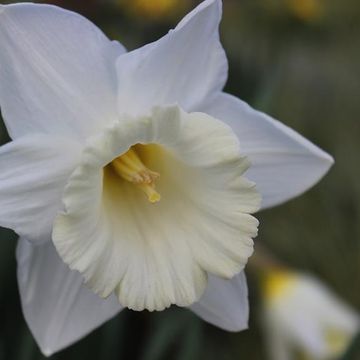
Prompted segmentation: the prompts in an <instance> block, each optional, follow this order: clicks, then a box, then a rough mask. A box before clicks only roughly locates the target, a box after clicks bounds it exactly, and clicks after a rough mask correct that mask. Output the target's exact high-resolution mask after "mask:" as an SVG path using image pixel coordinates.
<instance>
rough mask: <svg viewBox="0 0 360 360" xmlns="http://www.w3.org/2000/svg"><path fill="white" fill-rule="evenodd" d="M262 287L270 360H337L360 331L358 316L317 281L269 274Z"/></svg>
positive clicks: (277, 272) (276, 272) (283, 272)
mask: <svg viewBox="0 0 360 360" xmlns="http://www.w3.org/2000/svg"><path fill="white" fill-rule="evenodd" d="M263 285H264V295H265V297H264V325H265V327H264V329H265V336H266V340H267V344H268V349H269V355H270V358H271V359H273V360H295V359H304V360H305V359H306V360H332V359H337V358H338V357H339V356H340V355H342V354H343V353H344V351H345V350H346V348H347V347H348V346H349V344H350V342H351V339H352V338H353V336H354V335H355V334H356V332H357V331H359V330H360V318H359V315H358V314H357V313H356V311H354V310H353V309H351V308H350V307H349V306H348V305H347V304H345V303H344V302H343V301H341V300H340V299H338V297H337V296H336V295H334V294H333V293H332V292H331V291H330V290H329V289H328V288H327V287H325V286H324V285H323V284H322V283H321V282H320V281H319V280H317V279H315V278H313V277H311V276H309V275H306V274H301V273H296V272H289V271H287V270H284V269H281V270H272V271H269V272H268V273H267V275H266V278H265V281H264V283H263Z"/></svg>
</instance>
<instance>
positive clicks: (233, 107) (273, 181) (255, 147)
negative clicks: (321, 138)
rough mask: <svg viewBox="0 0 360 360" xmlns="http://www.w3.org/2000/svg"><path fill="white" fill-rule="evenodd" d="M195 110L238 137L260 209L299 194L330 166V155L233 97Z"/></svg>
mask: <svg viewBox="0 0 360 360" xmlns="http://www.w3.org/2000/svg"><path fill="white" fill-rule="evenodd" d="M199 110H200V111H204V112H206V113H207V114H210V115H211V116H214V117H216V118H218V119H219V120H222V121H224V122H225V123H227V124H228V125H229V126H231V128H232V129H233V130H234V132H235V133H236V134H237V136H238V137H239V139H240V146H241V150H242V152H243V153H244V154H245V155H246V156H248V157H249V159H250V161H251V164H252V166H251V168H250V169H249V171H248V173H247V176H248V177H249V179H250V180H252V181H254V182H255V183H256V186H257V188H258V190H259V192H260V194H261V195H262V208H267V207H271V206H274V205H277V204H280V203H282V202H285V201H286V200H289V199H291V198H293V197H295V196H298V195H300V194H301V193H303V192H304V191H306V190H307V189H308V188H310V187H311V186H313V185H314V184H315V183H316V182H318V181H319V180H320V179H321V178H322V177H323V176H324V174H325V173H326V172H327V171H328V170H329V168H330V166H331V165H332V164H333V159H332V157H331V156H330V155H328V154H327V153H325V152H324V151H323V150H321V149H319V148H318V147H317V146H315V145H314V144H312V143H311V142H310V141H308V140H307V139H305V138H304V137H302V136H301V135H299V134H298V133H296V132H295V131H294V130H292V129H290V128H288V127H287V126H285V125H283V124H281V123H280V122H278V121H276V120H274V119H272V118H271V117H270V116H267V115H266V114H264V113H261V112H259V111H256V110H254V109H252V108H251V107H250V106H249V105H247V104H246V103H244V102H243V101H241V100H239V99H237V98H235V97H234V96H231V95H228V94H225V93H222V94H220V95H219V96H218V98H217V99H216V100H213V101H211V102H208V103H207V105H206V106H204V107H201V108H200V109H199Z"/></svg>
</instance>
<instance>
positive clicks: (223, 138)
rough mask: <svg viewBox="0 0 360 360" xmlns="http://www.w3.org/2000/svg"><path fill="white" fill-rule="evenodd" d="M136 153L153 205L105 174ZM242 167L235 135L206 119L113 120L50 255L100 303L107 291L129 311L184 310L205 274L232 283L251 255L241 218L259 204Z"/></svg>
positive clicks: (72, 187) (163, 112)
mask: <svg viewBox="0 0 360 360" xmlns="http://www.w3.org/2000/svg"><path fill="white" fill-rule="evenodd" d="M136 144H143V145H138V148H137V149H138V150H137V151H139V152H140V153H141V158H142V159H143V161H144V163H145V164H146V166H147V167H148V168H149V169H152V170H154V171H156V172H158V173H159V174H160V178H159V179H158V180H157V181H156V188H157V190H158V191H159V193H160V194H161V200H160V201H159V202H158V203H156V204H152V203H150V202H149V201H148V200H147V199H146V197H145V196H144V194H143V193H142V192H141V191H140V190H139V189H138V188H137V187H136V186H135V185H134V184H132V183H130V182H127V181H126V180H123V179H121V178H120V177H119V176H117V175H116V173H115V171H114V170H113V168H112V167H111V165H110V166H107V165H108V164H109V163H110V162H111V161H112V160H114V159H115V158H117V157H118V156H119V155H122V154H124V153H125V152H126V151H127V150H128V149H129V147H130V146H133V145H136ZM146 144H147V145H146ZM139 147H140V148H139ZM105 166H107V167H106V168H105V169H103V168H104V167H105ZM246 168H247V162H246V159H244V158H242V157H241V156H240V154H239V147H238V141H237V139H236V136H235V135H234V134H233V133H232V131H231V130H230V128H229V127H228V126H226V125H224V124H223V123H222V122H220V121H218V120H216V119H213V118H211V117H209V116H207V115H206V114H200V113H192V114H187V113H185V112H183V111H181V110H180V109H179V108H178V107H169V108H156V109H154V110H153V112H152V113H151V114H150V115H149V116H145V117H140V118H130V119H128V120H126V119H122V120H121V121H119V122H118V123H116V124H114V126H113V127H111V128H109V129H107V130H106V132H104V133H103V134H102V135H100V136H99V137H98V138H94V139H93V140H92V141H91V142H90V143H89V145H88V147H87V148H86V149H85V151H84V157H83V160H82V163H81V165H80V166H79V167H78V168H77V169H76V170H75V172H74V173H73V175H72V176H71V178H70V180H69V183H68V186H67V188H66V190H65V193H64V198H63V200H64V203H65V211H64V213H62V214H61V215H59V216H58V217H57V219H56V221H55V225H54V232H53V240H54V243H55V246H56V248H57V249H58V251H59V254H60V255H61V257H62V258H63V259H64V261H65V262H66V263H67V264H69V266H70V267H71V268H73V269H76V270H78V271H80V272H81V273H83V275H84V277H85V279H86V281H87V282H88V284H89V286H90V287H91V288H92V289H93V290H94V291H95V292H97V293H99V294H100V295H101V296H107V295H109V294H110V293H111V292H112V291H115V292H116V293H117V294H118V296H119V301H120V302H121V303H122V305H124V306H128V307H130V308H132V309H135V310H142V309H144V308H147V309H149V310H162V309H164V308H165V307H167V306H170V305H171V304H177V305H180V306H188V305H190V304H191V303H193V302H194V301H196V300H197V299H199V297H200V296H201V294H202V292H203V290H204V288H205V286H206V282H207V279H206V272H210V273H213V274H216V275H218V276H222V277H225V278H231V277H232V276H234V275H235V274H236V273H238V272H240V271H241V270H242V269H243V267H244V265H245V263H246V261H247V259H248V257H249V256H250V255H251V253H252V251H253V241H252V237H254V236H256V233H257V224H258V222H257V220H256V219H255V218H253V217H252V216H251V215H249V212H252V211H256V210H257V209H258V206H259V197H258V195H257V193H256V191H255V189H254V185H253V184H252V183H250V182H248V181H247V180H246V179H244V178H243V176H242V174H243V172H244V171H245V170H246Z"/></svg>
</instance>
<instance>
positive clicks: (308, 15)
mask: <svg viewBox="0 0 360 360" xmlns="http://www.w3.org/2000/svg"><path fill="white" fill-rule="evenodd" d="M286 2H287V5H288V8H289V10H290V11H291V12H292V13H293V14H294V15H295V16H296V17H298V18H300V19H301V20H306V21H311V20H315V19H317V18H319V17H320V16H321V13H322V4H321V0H286Z"/></svg>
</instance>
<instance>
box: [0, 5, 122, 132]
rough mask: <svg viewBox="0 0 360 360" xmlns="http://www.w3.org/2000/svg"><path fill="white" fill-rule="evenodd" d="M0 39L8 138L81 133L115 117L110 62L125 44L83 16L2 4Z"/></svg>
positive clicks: (1, 98) (0, 100) (0, 98)
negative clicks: (112, 38)
mask: <svg viewBox="0 0 360 360" xmlns="http://www.w3.org/2000/svg"><path fill="white" fill-rule="evenodd" d="M0 44H1V45H0V64H1V66H0V106H1V110H2V114H3V117H4V120H5V123H6V126H7V129H8V131H9V133H10V136H11V137H12V138H16V137H19V136H22V135H25V134H28V133H34V132H38V133H39V132H42V133H55V134H57V135H67V136H72V137H75V136H77V137H79V136H80V137H83V136H87V135H89V134H92V133H94V131H96V129H97V128H99V127H101V126H102V124H103V123H106V122H109V120H110V121H112V120H113V119H114V116H116V100H115V98H116V80H115V77H116V75H115V60H116V58H117V57H118V56H119V55H120V54H121V53H123V52H124V49H123V48H122V46H120V45H116V44H114V43H112V42H111V41H110V40H108V39H107V38H106V37H105V35H104V34H103V33H102V32H101V31H100V30H99V29H98V28H96V27H95V26H94V25H93V24H92V23H91V22H89V21H88V20H86V19H85V18H83V17H82V16H80V15H77V14H75V13H72V12H70V11H66V10H63V9H61V8H57V7H55V6H50V5H35V4H29V3H27V4H14V5H6V6H3V7H2V12H1V13H0Z"/></svg>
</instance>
